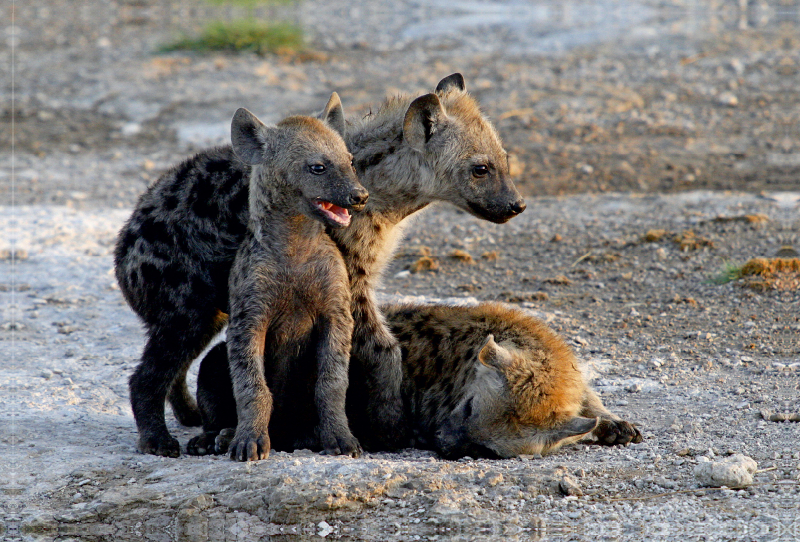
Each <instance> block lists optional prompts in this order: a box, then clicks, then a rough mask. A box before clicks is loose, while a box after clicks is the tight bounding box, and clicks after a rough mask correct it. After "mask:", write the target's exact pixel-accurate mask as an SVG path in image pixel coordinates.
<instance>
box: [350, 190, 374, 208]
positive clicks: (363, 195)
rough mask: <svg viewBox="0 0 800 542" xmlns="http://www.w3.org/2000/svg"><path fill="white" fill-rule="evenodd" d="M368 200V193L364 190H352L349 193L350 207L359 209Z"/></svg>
mask: <svg viewBox="0 0 800 542" xmlns="http://www.w3.org/2000/svg"><path fill="white" fill-rule="evenodd" d="M368 199H369V192H367V190H366V189H365V188H361V189H359V190H353V191H352V192H351V193H350V205H353V206H356V207H359V206H363V205H364V204H366V203H367V200H368Z"/></svg>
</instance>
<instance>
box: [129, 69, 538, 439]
mask: <svg viewBox="0 0 800 542" xmlns="http://www.w3.org/2000/svg"><path fill="white" fill-rule="evenodd" d="M346 141H347V146H348V149H349V150H350V152H351V153H353V155H354V157H355V166H356V170H357V173H358V176H359V180H360V181H361V184H362V185H364V186H365V187H366V189H367V190H368V191H369V192H370V200H369V202H368V203H367V206H366V209H365V210H364V212H362V213H359V214H357V215H355V216H354V217H353V219H352V222H351V225H350V227H349V228H346V229H344V230H331V231H329V234H330V236H331V238H332V239H333V241H334V242H335V243H336V245H337V246H338V247H339V249H340V250H341V252H342V256H343V257H344V260H345V264H346V266H347V269H348V273H349V276H350V289H351V294H352V314H353V318H354V321H355V323H354V325H355V327H354V332H353V342H352V351H351V353H352V355H351V363H352V364H353V365H354V367H353V369H354V370H353V371H351V384H350V390H349V391H348V393H349V394H353V395H355V396H360V397H361V398H362V399H363V400H362V401H360V402H361V403H363V404H367V405H368V406H367V408H365V409H362V410H361V412H348V415H351V416H356V417H357V418H360V417H363V416H364V415H366V416H367V417H368V418H369V420H370V422H371V425H372V427H373V429H374V431H372V432H371V434H372V435H373V436H374V438H375V439H377V440H383V439H388V438H390V432H388V431H385V430H384V428H385V427H388V426H394V425H395V423H396V420H397V419H399V418H401V417H402V413H403V411H402V398H401V397H400V382H401V380H402V366H401V357H400V349H399V346H398V344H397V341H396V340H395V338H394V337H393V336H392V334H391V332H390V331H389V330H388V328H387V327H386V324H385V323H384V321H383V317H382V316H381V314H380V312H379V311H378V309H377V304H376V302H375V296H374V288H375V286H376V284H377V282H378V281H379V279H380V275H381V272H382V271H383V269H384V268H385V266H386V264H387V263H388V262H389V261H390V260H391V255H392V253H393V251H394V248H395V245H396V243H397V241H398V239H399V238H400V236H401V235H402V229H401V226H402V225H403V221H404V219H405V218H407V217H408V216H409V215H411V214H413V213H415V212H416V211H419V210H420V209H422V208H424V207H426V206H427V205H428V204H430V203H432V202H435V201H449V202H451V203H453V204H455V205H456V206H458V207H460V208H461V209H463V210H465V211H467V212H469V213H472V214H473V215H475V216H477V217H479V218H483V219H485V220H490V221H493V222H498V223H502V222H506V221H507V220H509V219H511V218H512V217H514V216H516V215H517V214H519V213H521V212H522V211H523V210H524V209H525V203H524V202H523V200H522V198H521V197H520V195H519V193H518V192H517V190H516V188H515V187H514V184H513V182H512V181H511V179H510V178H509V175H508V158H507V153H506V152H505V150H504V149H503V147H502V143H501V142H500V138H499V136H498V135H497V132H496V131H495V129H494V127H493V126H492V124H491V123H490V122H489V121H488V120H487V119H486V118H485V117H484V116H483V115H482V114H481V112H480V109H479V107H478V105H477V103H476V102H475V100H474V98H472V97H471V96H470V95H469V94H468V93H467V92H466V90H465V86H464V79H463V78H462V77H461V75H460V74H453V75H451V76H449V77H446V78H444V79H442V81H440V82H439V84H438V86H437V87H436V91H435V92H434V93H431V94H426V95H424V96H421V97H419V98H416V99H414V100H412V99H411V98H393V99H390V100H388V101H387V102H386V103H384V104H383V106H382V107H381V108H380V110H379V111H378V112H377V113H376V114H374V115H369V116H367V117H365V118H364V119H361V120H359V121H356V122H354V123H353V124H351V125H350V126H349V127H348V134H347V137H346ZM248 169H249V166H247V165H246V164H243V163H241V162H240V161H238V160H236V158H235V157H234V156H233V154H232V152H231V150H230V148H221V149H213V150H210V151H207V152H206V153H201V154H199V155H197V156H195V157H194V158H192V159H191V160H189V161H187V162H185V163H184V164H182V165H180V166H178V167H177V168H175V169H173V170H171V171H170V172H168V173H167V174H166V175H165V176H164V177H162V178H161V179H160V180H159V181H158V182H157V183H156V185H155V186H154V187H153V188H151V191H150V192H148V194H146V195H145V196H144V197H143V198H142V200H141V201H140V203H139V206H138V207H137V209H136V211H135V212H134V216H133V217H132V218H131V220H130V221H129V223H128V224H127V225H126V227H125V228H124V229H123V231H122V232H121V234H120V239H119V242H118V245H117V252H116V256H117V258H116V262H117V278H118V280H119V282H120V287H121V289H122V291H123V293H124V294H125V296H126V299H128V302H129V303H130V305H131V306H132V307H133V308H134V310H135V311H136V312H137V313H138V314H139V315H140V316H141V317H142V318H143V319H144V320H145V322H146V324H147V327H148V335H149V337H148V341H147V345H146V346H145V350H144V353H143V355H142V362H141V364H140V365H139V367H138V368H137V370H136V372H135V373H134V375H133V377H132V378H131V402H132V405H133V410H134V413H137V412H138V414H137V416H136V419H137V426H138V428H139V432H140V448H141V449H142V450H143V451H145V452H148V453H155V454H160V455H174V454H176V453H178V446H177V442H176V441H174V439H172V437H171V436H170V435H169V433H168V432H167V430H166V424H165V422H164V411H163V409H164V406H163V405H164V399H165V397H167V395H168V398H169V400H170V403H171V404H172V407H173V411H175V414H176V417H177V418H178V420H179V421H181V423H184V424H187V425H196V424H197V422H198V421H199V415H198V413H197V410H196V407H195V406H194V405H193V401H192V400H191V398H190V396H189V394H188V392H187V390H186V382H185V374H186V370H187V369H188V367H189V365H190V364H191V362H192V360H193V359H194V358H195V357H196V356H197V355H199V353H200V352H201V351H202V350H203V349H204V347H205V346H206V345H207V344H208V342H209V340H210V337H212V336H214V335H215V334H216V333H217V332H218V331H219V330H220V329H221V328H222V327H223V325H224V322H225V318H224V314H223V313H225V312H226V311H227V306H228V305H227V301H228V290H227V276H228V272H229V270H230V265H231V262H232V261H233V257H234V254H235V253H236V250H237V248H238V246H239V243H241V240H242V238H243V237H244V232H245V229H246V224H247V207H246V204H244V203H243V202H246V201H247V181H246V179H247V176H248V175H249V171H248ZM187 273H188V277H187ZM162 337H174V338H175V341H174V342H165V341H163V340H161V338H162ZM210 355H212V356H222V357H224V355H225V347H224V346H219V347H217V348H216V349H214V350H212V353H211V354H210ZM353 377H355V380H353ZM367 390H377V395H376V396H375V397H369V396H368V394H367ZM367 398H369V399H370V400H369V401H367ZM205 421H209V422H210V425H209V424H206V423H204V426H205V428H206V429H216V430H218V429H221V428H222V427H224V426H218V425H216V424H214V420H205ZM401 443H402V439H401V440H398V442H397V444H398V445H401ZM362 444H365V445H370V444H371V443H369V442H362ZM376 444H380V445H381V446H386V445H389V444H391V442H380V443H376Z"/></svg>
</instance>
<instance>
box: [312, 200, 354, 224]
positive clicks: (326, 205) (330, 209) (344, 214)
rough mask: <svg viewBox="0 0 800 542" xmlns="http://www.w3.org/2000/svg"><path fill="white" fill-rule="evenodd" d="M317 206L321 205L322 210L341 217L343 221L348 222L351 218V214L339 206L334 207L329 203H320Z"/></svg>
mask: <svg viewBox="0 0 800 542" xmlns="http://www.w3.org/2000/svg"><path fill="white" fill-rule="evenodd" d="M317 205H319V207H320V209H322V210H324V211H328V212H329V213H332V214H334V215H336V216H338V217H340V218H341V219H342V220H346V219H347V218H349V217H350V213H349V212H348V211H347V209H344V208H342V207H339V206H338V205H334V204H333V203H330V202H328V201H320V202H319V203H318V204H317Z"/></svg>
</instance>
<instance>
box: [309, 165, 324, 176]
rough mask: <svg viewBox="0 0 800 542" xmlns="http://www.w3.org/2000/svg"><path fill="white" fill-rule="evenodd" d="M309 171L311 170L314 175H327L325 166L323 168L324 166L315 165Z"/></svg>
mask: <svg viewBox="0 0 800 542" xmlns="http://www.w3.org/2000/svg"><path fill="white" fill-rule="evenodd" d="M308 169H309V170H311V173H313V174H314V175H322V174H323V173H325V166H323V165H322V164H314V165H311V166H308Z"/></svg>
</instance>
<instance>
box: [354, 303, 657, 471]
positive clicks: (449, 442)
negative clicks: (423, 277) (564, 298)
mask: <svg viewBox="0 0 800 542" xmlns="http://www.w3.org/2000/svg"><path fill="white" fill-rule="evenodd" d="M383 311H384V313H385V314H386V318H387V321H388V323H389V326H390V328H391V329H392V332H393V333H394V334H395V335H396V336H397V338H398V340H399V341H400V345H401V348H402V351H403V366H404V389H405V395H406V396H405V407H406V415H407V417H408V419H409V420H410V422H411V425H412V428H413V437H412V441H411V442H410V443H409V444H411V445H413V446H416V447H419V448H428V449H433V450H436V451H437V452H438V453H440V454H441V455H442V456H444V457H459V456H464V455H469V456H472V457H514V456H518V455H520V454H534V453H541V454H545V453H547V452H550V451H553V450H555V449H557V448H558V447H560V446H562V445H564V444H569V443H572V442H576V441H578V440H586V439H591V440H596V441H598V442H599V443H601V444H607V445H612V444H627V443H628V442H641V440H642V436H641V433H640V432H639V430H638V429H636V428H635V427H634V426H633V425H631V424H630V423H628V422H626V421H623V420H622V419H621V418H619V417H618V416H616V415H614V414H612V413H610V412H609V411H608V410H606V408H605V407H604V406H603V404H602V402H601V401H600V398H599V397H598V396H597V394H596V393H595V392H594V391H592V389H591V388H589V387H588V386H587V385H586V383H585V381H584V378H583V375H582V373H581V371H580V370H579V368H578V362H577V360H576V359H575V356H574V355H573V353H572V350H571V349H570V348H569V346H567V345H566V343H564V341H563V340H562V339H561V338H560V337H559V336H558V335H557V334H556V333H554V332H553V331H551V330H550V329H549V328H548V327H547V326H546V325H545V324H543V323H542V322H541V321H540V320H538V319H536V318H533V317H531V316H528V315H526V314H525V313H523V312H521V311H518V310H515V309H510V308H507V307H504V306H502V305H498V304H491V303H485V304H482V305H479V306H476V307H469V308H466V307H449V306H437V305H432V306H416V305H401V306H389V307H384V308H383ZM353 430H354V432H355V433H356V435H358V434H359V430H360V428H353Z"/></svg>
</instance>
